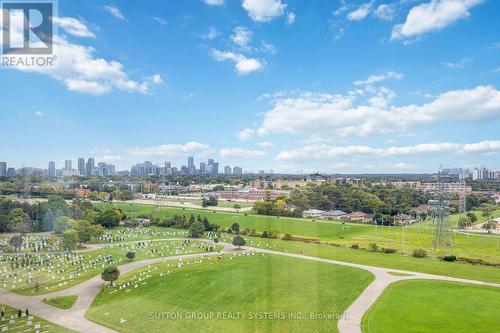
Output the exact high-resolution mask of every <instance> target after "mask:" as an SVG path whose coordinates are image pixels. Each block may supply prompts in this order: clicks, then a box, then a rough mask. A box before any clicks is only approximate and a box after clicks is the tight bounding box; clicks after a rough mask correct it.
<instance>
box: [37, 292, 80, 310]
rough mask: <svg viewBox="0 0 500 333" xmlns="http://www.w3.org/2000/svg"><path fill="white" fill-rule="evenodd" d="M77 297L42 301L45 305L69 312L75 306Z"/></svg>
mask: <svg viewBox="0 0 500 333" xmlns="http://www.w3.org/2000/svg"><path fill="white" fill-rule="evenodd" d="M76 299H77V296H74V295H73V296H59V297H54V298H49V299H44V300H42V302H43V303H45V304H48V305H52V306H54V307H56V308H59V309H63V310H67V309H71V307H72V306H73V304H75V302H76Z"/></svg>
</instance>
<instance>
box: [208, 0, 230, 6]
mask: <svg viewBox="0 0 500 333" xmlns="http://www.w3.org/2000/svg"><path fill="white" fill-rule="evenodd" d="M224 1H225V0H203V2H204V3H206V4H207V5H209V6H221V5H223V4H224Z"/></svg>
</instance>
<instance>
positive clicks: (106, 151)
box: [89, 147, 112, 155]
mask: <svg viewBox="0 0 500 333" xmlns="http://www.w3.org/2000/svg"><path fill="white" fill-rule="evenodd" d="M111 152H112V150H111V149H109V148H102V147H96V148H94V149H92V150H91V151H90V152H89V153H90V155H95V154H104V155H111Z"/></svg>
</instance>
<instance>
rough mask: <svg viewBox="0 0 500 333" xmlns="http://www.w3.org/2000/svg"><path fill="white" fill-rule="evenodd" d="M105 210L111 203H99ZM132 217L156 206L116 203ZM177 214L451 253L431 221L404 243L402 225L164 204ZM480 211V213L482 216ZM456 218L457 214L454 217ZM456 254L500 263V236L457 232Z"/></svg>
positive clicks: (167, 213)
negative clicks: (435, 241)
mask: <svg viewBox="0 0 500 333" xmlns="http://www.w3.org/2000/svg"><path fill="white" fill-rule="evenodd" d="M97 206H98V207H100V208H102V209H105V208H107V207H109V206H111V205H109V204H97ZM116 207H119V208H121V209H123V210H124V211H125V212H126V214H127V215H129V216H137V215H140V214H152V215H153V216H154V215H155V207H154V206H149V205H133V206H131V205H130V204H116ZM174 214H186V215H188V216H189V215H190V214H194V215H195V216H196V215H198V214H199V215H201V216H207V217H208V219H209V221H210V223H215V224H218V225H220V226H223V227H230V226H231V225H232V224H233V223H235V222H236V223H238V224H239V225H240V228H241V230H243V229H245V228H248V229H256V230H257V231H260V232H262V231H264V230H274V229H278V230H279V231H280V232H281V235H284V234H286V233H289V234H292V235H296V236H301V237H308V238H315V239H319V240H321V241H326V242H335V243H338V244H345V245H350V244H353V243H357V244H359V245H360V246H364V247H367V246H368V244H369V243H372V242H375V243H377V244H378V245H379V247H386V248H387V247H390V248H395V249H398V251H399V252H406V253H411V251H412V250H413V249H416V248H425V249H426V250H427V252H428V253H429V255H431V256H442V255H446V254H447V250H446V249H439V248H438V249H437V251H436V252H435V251H434V250H433V245H432V235H433V231H432V228H430V226H429V224H428V223H422V224H416V225H412V226H410V227H408V228H407V229H406V234H405V237H404V242H403V230H402V228H400V227H387V226H386V227H381V226H379V227H376V226H375V225H368V224H353V223H351V224H349V225H347V226H343V225H342V224H341V223H339V222H332V221H329V222H326V221H315V222H313V221H311V220H307V219H297V218H284V217H281V218H277V217H273V216H262V215H255V214H248V215H245V214H243V213H226V212H216V213H214V212H213V211H210V210H190V209H187V208H186V209H184V210H183V209H182V208H172V207H162V208H161V210H160V216H162V217H171V216H173V215H174ZM479 215H480V214H478V217H479ZM494 216H500V210H497V211H495V213H494ZM452 218H455V217H452ZM454 237H455V246H454V249H453V251H454V254H455V255H457V256H461V257H470V258H478V259H483V260H486V261H490V262H495V263H500V236H495V235H491V236H487V235H471V236H468V235H462V234H458V233H455V234H454Z"/></svg>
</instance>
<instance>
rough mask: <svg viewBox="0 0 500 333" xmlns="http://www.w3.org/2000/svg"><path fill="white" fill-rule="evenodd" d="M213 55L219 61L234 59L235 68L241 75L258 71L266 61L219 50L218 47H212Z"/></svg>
mask: <svg viewBox="0 0 500 333" xmlns="http://www.w3.org/2000/svg"><path fill="white" fill-rule="evenodd" d="M212 57H214V59H215V60H217V61H226V60H231V61H233V62H234V63H235V70H236V72H237V73H238V74H239V75H245V74H249V73H252V72H256V71H259V70H261V69H263V68H264V67H265V63H264V62H263V61H262V60H259V59H256V58H247V57H246V56H244V55H243V54H239V53H235V52H230V51H219V50H216V49H212Z"/></svg>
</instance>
